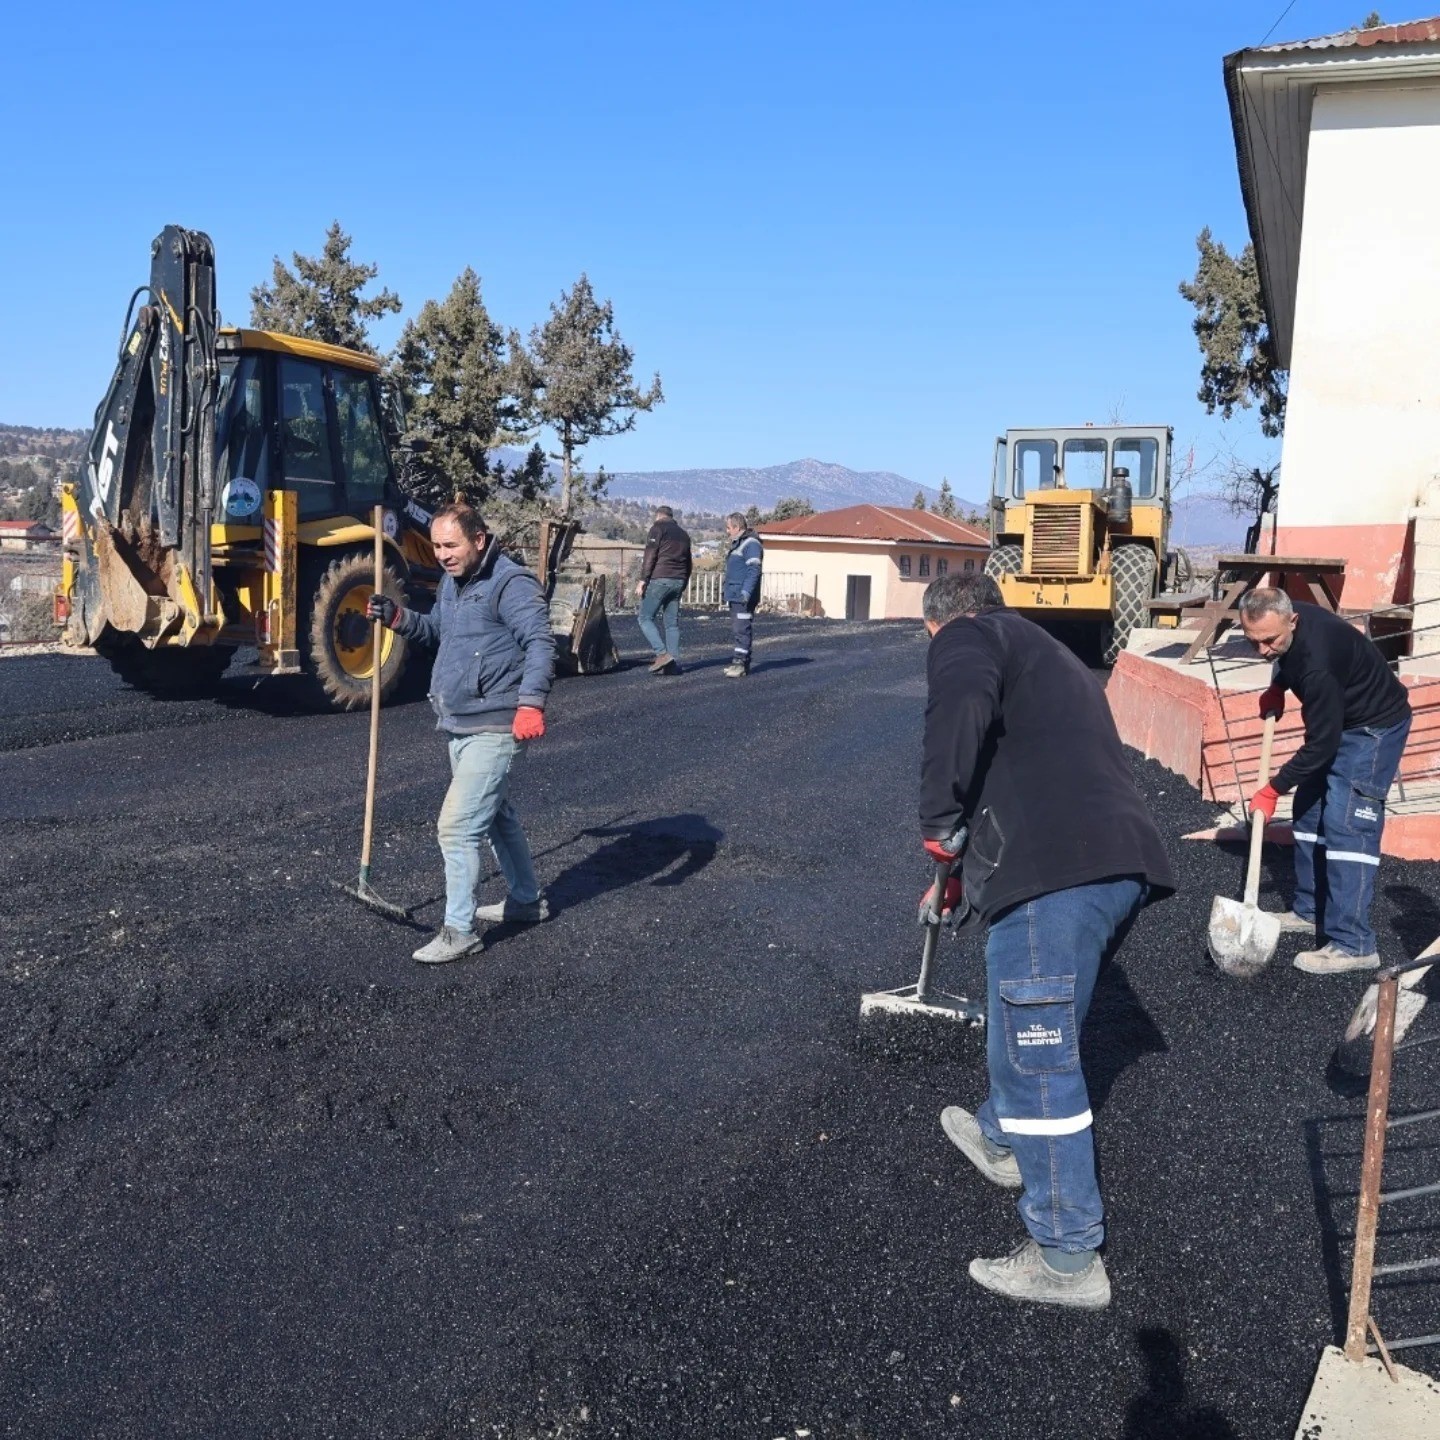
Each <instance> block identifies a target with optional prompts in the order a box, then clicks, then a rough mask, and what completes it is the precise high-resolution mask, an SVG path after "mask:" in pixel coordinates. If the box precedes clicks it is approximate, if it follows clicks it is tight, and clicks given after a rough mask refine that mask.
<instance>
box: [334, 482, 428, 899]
mask: <svg viewBox="0 0 1440 1440" xmlns="http://www.w3.org/2000/svg"><path fill="white" fill-rule="evenodd" d="M384 521H385V510H384V507H383V506H380V505H377V506H376V507H375V514H374V525H375V593H376V594H377V595H383V594H384V593H385V529H384ZM373 629H374V632H375V637H374V642H373V643H374V649H373V650H372V652H371V661H370V762H369V765H368V766H367V768H366V774H365V834H364V838H363V839H362V841H361V845H360V877H359V879H358V880H356V882H355V883H354V884H353V885H346V884H343V883H342V882H341V881H339V880H336V881H333V882H332V883H333V884H334V885H335V886H336V887H337V888H338V889H341V890H343V891H344V892H345V893H346V894H347V895H349V896H351V897H353V898H354V899H356V900H358V901H359V902H360V903H361V904H362V905H368V906H369V907H370V909H372V910H374V911H375V912H376V914H378V915H384V916H386V917H388V918H389V919H391V920H409V918H410V912H409V911H408V910H406V909H405V907H404V906H403V905H396V904H394V903H393V902H392V901H389V900H386V899H385V898H384V896H382V895H377V894H376V893H375V890H374V889H373V887H372V886H371V884H370V842H371V840H372V839H373V838H374V833H375V779H376V775H377V772H378V771H379V768H380V763H379V762H380V661H381V649H382V645H383V641H384V637H383V636H382V635H381V633H380V622H379V621H378V620H377V621H375V622H374V626H373Z"/></svg>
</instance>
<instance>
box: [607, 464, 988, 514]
mask: <svg viewBox="0 0 1440 1440" xmlns="http://www.w3.org/2000/svg"><path fill="white" fill-rule="evenodd" d="M607 475H608V477H609V481H610V483H609V485H608V486H607V487H606V493H607V494H608V495H613V496H615V497H617V498H618V499H622V500H643V501H646V502H647V503H650V504H655V505H673V506H674V507H675V508H676V509H677V510H689V511H697V510H708V511H710V512H712V513H716V512H718V513H721V514H723V513H725V512H726V511H729V510H746V509H748V508H749V507H750V506H751V505H754V506H755V507H756V508H757V509H759V510H773V509H774V508H775V503H776V501H778V500H783V499H786V498H788V497H793V498H795V499H802V500H808V501H809V502H810V503H811V504H812V505H813V506H814V507H815V508H816V509H817V510H839V509H841V508H843V507H844V506H846V505H864V504H870V505H907V506H908V505H909V504H910V503H911V502H912V501H913V500H914V499H915V492H916V491H917V490H923V491H924V492H925V498H926V501H927V502H930V501H933V500H934V499H935V495H936V492H935V490H934V489H933V488H932V487H931V486H928V485H917V484H916V483H915V482H914V481H913V480H907V479H906V478H905V477H904V476H903V475H896V474H894V473H893V472H892V471H889V470H848V469H846V467H845V466H844V465H834V464H831V463H829V462H827V461H824V460H792V461H790V462H789V464H786V465H767V466H765V467H764V468H763V469H758V470H750V469H706V470H643V471H619V472H615V473H611V472H607ZM956 503H957V504H958V505H959V507H960V509H961V511H962V512H964V511H966V510H967V509H969V508H970V504H971V502H970V501H968V500H960V499H958V498H957V501H956Z"/></svg>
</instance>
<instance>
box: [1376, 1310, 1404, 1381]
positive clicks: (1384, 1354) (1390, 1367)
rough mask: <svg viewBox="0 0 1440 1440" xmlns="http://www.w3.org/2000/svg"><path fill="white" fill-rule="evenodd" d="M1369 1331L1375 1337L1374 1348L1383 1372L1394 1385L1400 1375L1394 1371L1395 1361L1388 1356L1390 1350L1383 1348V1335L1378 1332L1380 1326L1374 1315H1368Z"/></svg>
mask: <svg viewBox="0 0 1440 1440" xmlns="http://www.w3.org/2000/svg"><path fill="white" fill-rule="evenodd" d="M1370 1333H1371V1334H1372V1335H1373V1336H1374V1337H1375V1348H1376V1349H1377V1350H1379V1352H1380V1363H1381V1364H1382V1365H1383V1366H1384V1367H1385V1373H1386V1374H1387V1375H1388V1376H1389V1377H1390V1383H1391V1384H1392V1385H1396V1384H1398V1383H1399V1381H1400V1377H1399V1376H1398V1375H1397V1374H1396V1373H1395V1362H1394V1361H1393V1360H1392V1359H1391V1358H1390V1352H1389V1350H1387V1349H1386V1348H1385V1337H1384V1336H1383V1335H1382V1334H1381V1333H1380V1327H1379V1326H1378V1325H1377V1324H1376V1323H1375V1317H1374V1316H1373V1315H1372V1316H1371V1317H1370Z"/></svg>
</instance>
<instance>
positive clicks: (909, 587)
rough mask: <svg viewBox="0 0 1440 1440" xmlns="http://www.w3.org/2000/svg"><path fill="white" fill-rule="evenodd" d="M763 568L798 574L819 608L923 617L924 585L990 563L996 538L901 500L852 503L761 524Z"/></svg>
mask: <svg viewBox="0 0 1440 1440" xmlns="http://www.w3.org/2000/svg"><path fill="white" fill-rule="evenodd" d="M758 533H759V535H760V539H761V540H762V541H763V542H764V545H765V568H766V570H767V571H770V572H772V573H775V572H790V573H798V574H799V575H800V577H801V578H800V588H801V589H802V590H803V591H804V592H805V594H806V595H807V596H810V597H812V603H813V605H814V608H815V610H816V613H818V614H820V615H827V616H831V617H838V618H841V619H845V620H918V619H919V618H920V601H921V597H922V596H923V595H924V593H925V587H926V586H927V585H928V584H929V583H930V582H931V580H934V579H936V578H937V577H939V576H941V575H945V574H948V573H951V572H955V571H965V570H969V571H974V570H979V569H982V568H983V567H984V564H985V557H986V555H988V554H989V553H990V538H989V536H988V535H986V534H985V533H984V532H983V531H980V530H977V529H975V527H974V526H973V525H966V524H963V523H962V522H961V521H959V520H947V519H946V518H945V517H944V516H943V515H934V514H931V513H930V512H929V511H927V510H908V509H905V508H903V507H901V506H898V505H847V506H846V507H845V508H844V509H843V510H822V511H821V512H820V513H819V514H816V515H796V516H793V517H791V518H790V519H789V520H775V521H771V522H770V523H768V524H764V525H761V526H759V527H758Z"/></svg>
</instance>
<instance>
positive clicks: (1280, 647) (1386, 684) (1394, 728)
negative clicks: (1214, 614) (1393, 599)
mask: <svg viewBox="0 0 1440 1440" xmlns="http://www.w3.org/2000/svg"><path fill="white" fill-rule="evenodd" d="M1240 628H1241V629H1242V630H1243V631H1244V632H1245V638H1246V639H1247V640H1248V641H1250V643H1251V644H1252V645H1254V646H1255V648H1256V649H1257V650H1258V651H1259V652H1260V653H1261V654H1262V655H1263V656H1264V657H1265V658H1266V659H1267V660H1273V661H1274V662H1275V673H1274V677H1273V682H1272V684H1271V685H1270V688H1269V689H1268V690H1266V691H1264V692H1263V693H1262V694H1261V696H1260V714H1261V715H1262V716H1265V715H1270V714H1274V715H1282V714H1283V713H1284V711H1285V692H1286V691H1287V690H1289V691H1290V692H1291V693H1292V694H1294V695H1297V696H1298V697H1299V699H1300V714H1301V718H1302V719H1303V721H1304V724H1305V741H1304V743H1303V744H1302V745H1301V747H1300V749H1299V750H1298V751H1296V753H1295V754H1294V755H1292V756H1291V757H1290V759H1289V760H1287V761H1286V762H1285V764H1283V765H1282V766H1281V767H1280V769H1279V770H1277V771H1276V772H1275V776H1274V778H1273V779H1272V780H1271V781H1270V783H1269V784H1268V785H1266V786H1263V787H1262V788H1261V789H1260V790H1259V791H1257V792H1256V794H1255V795H1254V797H1253V798H1252V799H1251V801H1250V808H1251V810H1252V811H1255V810H1258V811H1260V812H1261V813H1262V814H1263V815H1264V816H1265V818H1266V819H1267V820H1273V819H1274V818H1275V802H1276V801H1277V800H1278V799H1279V798H1280V796H1282V795H1283V794H1285V792H1286V791H1287V790H1292V789H1293V790H1294V791H1295V802H1294V810H1293V816H1294V826H1293V828H1294V835H1295V903H1294V904H1293V905H1292V906H1291V908H1290V909H1289V910H1287V911H1286V912H1285V913H1284V914H1283V915H1281V917H1280V928H1281V929H1282V930H1294V931H1298V932H1300V933H1302V934H1307V935H1316V936H1317V938H1318V935H1319V933H1321V932H1323V934H1324V935H1325V943H1324V944H1323V945H1321V946H1320V947H1319V948H1318V949H1316V950H1302V951H1301V952H1300V954H1298V955H1297V956H1296V957H1295V967H1296V969H1298V970H1304V971H1305V972H1306V973H1307V974H1310V975H1338V974H1342V973H1344V972H1345V971H1347V970H1374V969H1375V968H1376V967H1377V966H1378V965H1379V964H1380V953H1379V945H1378V943H1377V942H1376V939H1375V932H1374V930H1372V929H1371V928H1370V905H1371V902H1372V901H1373V900H1374V898H1375V873H1376V870H1377V869H1378V867H1379V865H1380V835H1381V832H1382V831H1383V830H1384V828H1385V796H1386V793H1387V792H1388V791H1389V789H1390V785H1391V783H1392V782H1393V781H1394V779H1395V773H1396V771H1398V770H1399V768H1400V757H1401V755H1402V754H1403V753H1404V750H1405V739H1406V737H1407V736H1408V735H1409V734H1410V696H1409V692H1408V691H1407V690H1406V689H1405V687H1404V686H1403V685H1402V684H1401V683H1400V682H1399V680H1397V679H1396V678H1395V676H1394V674H1393V673H1392V672H1391V670H1390V667H1389V665H1387V664H1386V663H1385V658H1384V656H1382V655H1381V654H1380V652H1379V650H1377V649H1376V648H1375V644H1374V642H1373V641H1372V640H1369V639H1367V638H1366V637H1365V636H1364V635H1362V634H1361V633H1360V632H1359V631H1358V630H1357V629H1355V627H1354V626H1353V625H1351V624H1350V623H1349V621H1347V620H1342V619H1341V618H1340V616H1338V615H1334V614H1331V612H1330V611H1328V610H1322V609H1321V608H1320V607H1319V606H1318V605H1296V604H1293V603H1292V602H1291V600H1290V597H1289V596H1288V595H1287V594H1286V593H1285V592H1284V591H1283V590H1274V589H1271V588H1270V587H1268V586H1261V587H1260V588H1258V589H1255V590H1251V591H1250V592H1249V593H1248V594H1246V595H1244V596H1242V597H1241V600H1240ZM1322 897H1323V899H1322Z"/></svg>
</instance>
